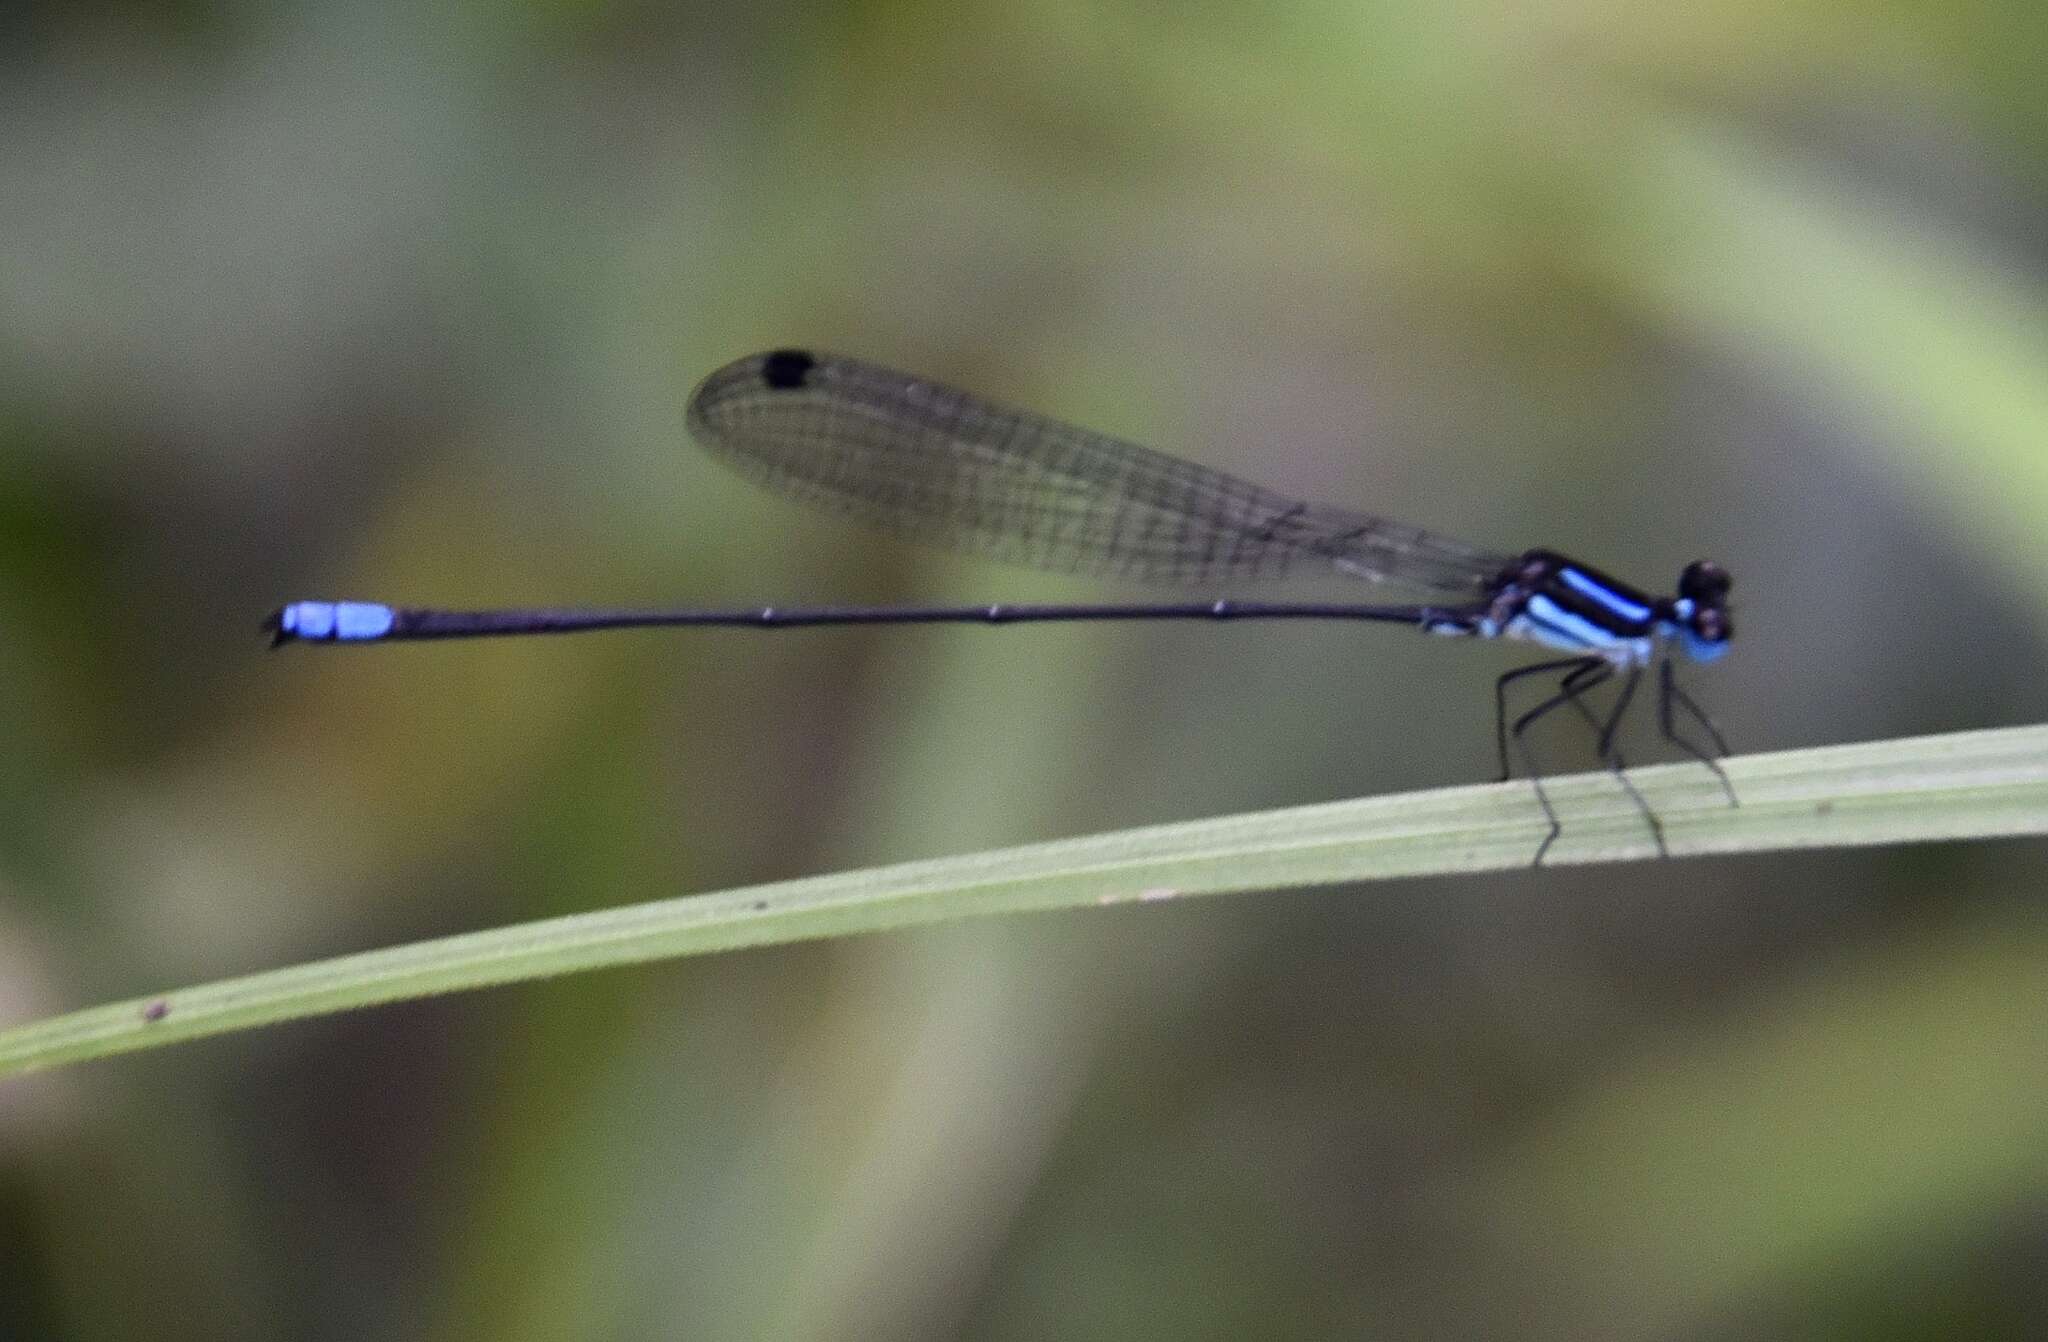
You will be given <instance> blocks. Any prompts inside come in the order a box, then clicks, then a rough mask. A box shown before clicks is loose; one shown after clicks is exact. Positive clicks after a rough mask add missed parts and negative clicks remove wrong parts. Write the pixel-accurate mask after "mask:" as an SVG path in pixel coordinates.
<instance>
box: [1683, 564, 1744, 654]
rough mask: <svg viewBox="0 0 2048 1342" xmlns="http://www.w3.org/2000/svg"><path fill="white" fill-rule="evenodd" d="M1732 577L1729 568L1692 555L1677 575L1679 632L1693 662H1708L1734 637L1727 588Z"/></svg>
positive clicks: (1731, 582) (1730, 585) (1726, 648)
mask: <svg viewBox="0 0 2048 1342" xmlns="http://www.w3.org/2000/svg"><path fill="white" fill-rule="evenodd" d="M1734 585H1735V580H1734V579H1733V578H1731V577H1729V576H1728V570H1727V569H1724V568H1722V567H1721V566H1720V565H1719V564H1716V563H1715V562H1714V561H1713V560H1711V559H1695V560H1693V561H1692V562H1691V563H1690V564H1687V565H1686V566H1685V572H1683V573H1681V574H1679V575H1678V600H1677V601H1676V602H1675V603H1674V605H1675V607H1676V610H1677V613H1678V616H1679V631H1680V636H1681V638H1682V640H1683V642H1684V644H1685V651H1686V655H1687V656H1689V657H1691V658H1692V659H1693V660H1694V661H1696V662H1711V661H1713V660H1714V659H1715V658H1716V657H1719V656H1720V655H1721V654H1722V653H1724V652H1726V651H1728V640H1730V639H1732V638H1734V637H1735V622H1734V621H1733V620H1731V619H1730V618H1729V616H1728V589H1729V588H1730V587H1733V586H1734Z"/></svg>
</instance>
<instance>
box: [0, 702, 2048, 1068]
mask: <svg viewBox="0 0 2048 1342" xmlns="http://www.w3.org/2000/svg"><path fill="white" fill-rule="evenodd" d="M1726 766H1727V770H1728V774H1729V777H1730V778H1731V779H1733V780H1734V783H1735V787H1736V789H1737V791H1738V792H1739V793H1740V795H1741V798H1742V805H1741V806H1740V807H1739V808H1731V807H1729V806H1728V804H1727V802H1726V800H1725V799H1724V798H1723V796H1722V794H1721V790H1720V787H1719V786H1718V784H1716V783H1715V781H1714V779H1713V777H1712V775H1711V774H1709V773H1708V772H1707V771H1706V770H1705V769H1702V768H1700V767H1699V766H1698V765H1697V764H1675V765H1661V766H1658V767H1655V768H1649V769H1640V770H1633V771H1631V773H1630V777H1631V778H1632V779H1633V780H1634V781H1635V784H1636V786H1637V787H1638V788H1639V789H1640V790H1641V792H1642V794H1643V796H1644V798H1645V799H1646V800H1647V801H1648V802H1649V804H1650V805H1651V806H1652V807H1654V808H1655V809H1656V811H1657V813H1658V814H1659V815H1660V816H1661V817H1662V818H1663V822H1664V826H1665V833H1666V836H1667V839H1668V842H1669V845H1670V848H1671V851H1672V853H1673V854H1674V855H1675V856H1693V855H1704V854H1714V853H1760V852H1770V851H1776V850H1782V849H1793V848H1838V847H1855V846H1863V845H1871V844H1887V843H1906V842H1916V841H1925V840H1933V839H1964V838H1981V837H1990V836H1996V835H2018V834H2040V833H2044V832H2048V726H2036V727H2015V728H2005V729H2000V730H1995V731H1980V732H1962V733H1956V734H1953V735H1947V736H1929V737H1917V738H1910V739H1906V740H1896V741H1882V742H1874V743H1871V744H1867V745H1853V746H1831V747H1826V748H1823V749H1816V750H1795V751H1787V752H1784V753H1781V754H1772V755H1749V756H1743V757H1740V758H1736V759H1731V760H1728V761H1726ZM1547 787H1548V788H1549V790H1550V793H1551V797H1552V800H1553V801H1554V802H1555V804H1556V806H1557V809H1558V813H1559V815H1560V816H1561V817H1562V818H1563V820H1564V835H1563V837H1562V838H1560V839H1559V840H1558V842H1557V844H1556V845H1555V846H1554V847H1553V848H1552V849H1551V852H1550V855H1549V857H1548V859H1547V860H1546V865H1548V866H1567V865H1573V864H1583V863H1593V862H1617V861H1624V860H1629V859H1635V858H1645V857H1652V856H1654V853H1655V849H1654V848H1653V847H1652V845H1651V842H1650V838H1649V835H1648V833H1647V831H1646V829H1645V827H1644V825H1643V822H1642V817H1641V816H1640V814H1639V813H1638V812H1637V811H1636V810H1635V808H1634V806H1633V804H1632V803H1631V802H1630V801H1629V800H1628V799H1627V797H1626V796H1624V795H1623V794H1622V792H1621V790H1620V789H1619V788H1618V787H1616V785H1615V782H1614V780H1613V779H1612V778H1611V777H1609V776H1607V775H1605V774H1598V773H1595V774H1581V775H1576V776H1574V777H1569V778H1558V779H1554V780H1551V781H1550V782H1549V783H1548V784H1547ZM1542 834H1543V823H1542V818H1541V815H1540V813H1539V812H1538V810H1537V807H1536V803H1535V800H1534V798H1533V796H1532V794H1531V792H1530V789H1529V786H1528V784H1526V783H1510V784H1502V785H1493V784H1489V785H1485V786H1477V787H1458V788H1446V789H1441V790H1437V791H1432V792H1415V793H1406V794H1402V795H1399V796H1391V797H1374V798H1368V799H1365V800H1361V801H1345V802H1334V803H1328V804H1324V805H1319V806H1305V807H1296V808H1292V809H1288V810H1280V811H1265V812H1257V813H1253V814H1249V815H1237V816H1227V817H1223V818H1221V819H1214V820H1201V821H1192V822H1187V823H1181V824H1173V825H1161V826H1156V827H1152V828H1147V829H1136V830H1126V831H1123V832H1120V833H1115V834H1100V835H1092V836H1089V837H1086V838H1080V839H1063V840H1059V841H1056V842H1051V843H1039V844H1031V845H1028V846H1026V847H1022V848H1010V849H1004V850H1000V851H996V852H988V853H975V854H971V855H968V856H964V857H950V858H940V859H937V860H933V861H926V862H913V863H906V864H903V865H901V866H893V867H880V868H875V869H873V870H868V871H855V872H845V873H841V874H838V875H833V876H816V877H808V878H805V879H802V880H794V881H781V882H777V883H774V884H770V885H759V886H753V887H749V888H746V889H739V890H730V891H725V892H722V893H719V894H708V895H695V896H688V897H684V898H677V899H666V900H659V901H656V902H654V903H650V904H639V905H634V906H631V907H627V908H619V909H607V910H603V911H600V912H596V913H584V914H576V915H573V916H570V917H563V918H550V919H546V920H544V921H540V922H533V923H526V924H522V925H519V926H515V927H505V928H498V929H496V930H493V931H488V932H474V933H468V934H465V935H461V936H453V937H444V938H440V939H437V940H433V941H423V942H418V943H415V944H413V945H408V946H397V947H393V948H390V949H388V950H379V951H368V952H364V953H361V954H357V955H347V956H341V957H339V958H336V959H332V960H321V961H317V962H315V963H312V964H305V965H298V966H295V967H292V968H289V969H277V970H270V971H267V972H265V973H260V974H251V975H247V976H245V977H242V978H234V979H224V980H222V981H220V982H217V983H210V984H203V985H200V986H198V987H193V988H186V989H180V990H178V991H175V992H171V993H167V994H163V995H161V996H157V997H149V998H138V999H136V1000H134V1001H128V1002H117V1003H114V1004H111V1005H108V1006H101V1007H94V1008H91V1009H88V1010H84V1011H78V1012H73V1013H72V1014H70V1015H65V1016H57V1017H53V1018H51V1019H49V1020H44V1021H39V1022H35V1023H32V1024H29V1025H24V1026H20V1027H18V1028H16V1029H13V1030H9V1031H5V1032H0V1077H4V1076H7V1075H10V1074H12V1073H16V1072H27V1071H32V1070H35V1069H38V1068H43V1067H50V1066H54V1065H56V1064H58V1063H64V1062H76V1061H80V1060H83V1059H87V1058H96V1057H102V1056H105V1055H108V1054H113V1053H123V1052H128V1051H130V1050H134V1049H142V1048H151V1047H155V1046H158V1045H162V1044H169V1043H173V1042H176V1041H179V1040H185V1039H197V1038H201V1037H204V1036H207V1035H215V1034H222V1033H225V1032H228V1031H231V1030H243V1029H249V1028H252V1027H255V1026H259V1025H269V1024H273V1023H276V1022H278V1021H286V1020H294V1019H298V1018H300V1017H305V1016H317V1015H324V1014H326V1013H328V1012H334V1011H345V1010H348V1009H350V1008H353V1007H362V1006H370V1005H373V1004H375V1003H379V1002H392V1001H399V1000H403V999H407V998H415V997H425V996H430V995H433V994H437V993H447V992H457V991H461V990H464V989H469V988H479V987H483V986H486V985H490V984H499V983H513V982H518V981H520V980H524V979H536V978H546V977H550V976H553V975H557V974H569V973H576V972H580V971H583V970H590V969H597V968H601V967H604V966H608V965H622V964H635V963H639V962H642V961H648V960H662V959H668V958H670V957H673V956H682V955H701V954H704V953H706V952H709V951H722V950H730V949H733V948H735V947H742V946H763V945H772V944H777V943H781V942H790V941H804V940H810V939H814V938H819V937H833V936H847V935H851V934H854V933H860V932H878V931H883V930H886V929H889V928H897V927H910V926H915V925H918V924H923V923H933V922H939V921H941V920H945V919H952V918H967V917H977V916H984V915H988V914H999V913H1021V912H1024V911H1027V910H1036V909H1062V908H1080V907H1084V906H1089V905H1109V904H1122V903H1126V902H1130V901H1134V900H1137V901H1144V900H1154V899H1170V898H1177V897H1181V896H1187V895H1208V894H1223V893H1227V892H1231V891H1249V890H1277V889H1284V888H1287V887H1293V886H1310V885H1333V884H1338V883H1344V882H1352V881H1366V880H1379V879H1386V878H1390V877H1403V876H1428V875H1440V874H1446V873H1451V872H1478V871H1511V870H1515V869H1518V868H1523V867H1526V866H1527V865H1528V863H1529V861H1530V858H1531V857H1532V856H1533V854H1534V853H1535V850H1536V845H1537V842H1538V841H1539V840H1540V839H1541V837H1542Z"/></svg>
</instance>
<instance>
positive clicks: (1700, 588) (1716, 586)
mask: <svg viewBox="0 0 2048 1342" xmlns="http://www.w3.org/2000/svg"><path fill="white" fill-rule="evenodd" d="M1734 585H1735V580H1734V579H1733V578H1731V577H1729V576H1728V570H1727V569H1724V568H1722V567H1721V566H1720V565H1719V564H1716V563H1715V562H1714V561H1713V560H1711V559H1695V560H1693V561H1692V562H1691V563H1690V564H1687V565H1686V566H1685V572H1683V573H1681V574H1679V575H1678V594H1679V595H1680V596H1682V597H1688V598H1690V599H1691V600H1692V602H1693V604H1695V605H1700V606H1707V605H1713V604H1716V603H1718V602H1720V601H1722V600H1725V599H1726V598H1727V596H1728V589H1729V588H1731V587H1733V586H1734Z"/></svg>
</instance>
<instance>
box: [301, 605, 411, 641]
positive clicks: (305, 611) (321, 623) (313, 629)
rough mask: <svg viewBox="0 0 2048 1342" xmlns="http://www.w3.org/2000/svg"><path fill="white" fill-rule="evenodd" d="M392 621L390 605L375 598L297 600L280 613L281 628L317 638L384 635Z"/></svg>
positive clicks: (349, 638)
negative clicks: (385, 604)
mask: <svg viewBox="0 0 2048 1342" xmlns="http://www.w3.org/2000/svg"><path fill="white" fill-rule="evenodd" d="M391 625H392V614H391V607H389V606H382V605H378V604H377V603H376V602H374V601H294V602H292V604H291V605H289V606H286V607H285V608H284V610H283V612H282V613H280V614H279V616H278V629H279V631H280V632H282V633H285V634H288V635H290V636H291V637H293V638H303V639H308V640H311V641H315V642H317V641H321V640H333V641H336V642H341V643H354V642H361V641H363V640H367V639H373V638H382V637H384V636H385V635H386V634H388V633H390V632H391Z"/></svg>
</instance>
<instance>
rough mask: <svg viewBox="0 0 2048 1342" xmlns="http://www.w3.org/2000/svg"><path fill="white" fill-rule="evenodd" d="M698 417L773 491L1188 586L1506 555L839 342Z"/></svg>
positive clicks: (1472, 571) (749, 364) (764, 375)
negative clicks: (995, 398)
mask: <svg viewBox="0 0 2048 1342" xmlns="http://www.w3.org/2000/svg"><path fill="white" fill-rule="evenodd" d="M689 427H690V431H691V433H692V434H693V435H694V436H695V437H696V438H697V439H698V441H700V442H701V443H703V445H704V446H705V447H706V448H708V449H709V450H710V451H711V452H713V453H715V454H716V455H717V456H719V457H721V458H722V459H724V460H725V461H726V462H728V463H729V464H731V465H732V466H733V467H735V468H736V469H738V470H739V471H740V473H741V474H743V475H745V476H747V477H748V478H750V479H752V480H754V481H756V482H757V483H759V484H761V485H764V486H766V487H767V488H769V489H771V490H774V491H775V492H777V493H780V494H784V495H787V496H789V497H791V498H797V499H802V500H804V501H806V502H809V503H812V504H815V505H817V506H820V507H823V508H826V509H829V510H831V511H833V512H837V513H840V514H843V515H846V516H849V517H852V518H855V519H857V520H859V521H861V522H863V523H866V524H868V525H870V526H873V527H876V528H879V529H881V530H885V531H889V532H894V533H896V534H898V535H901V536H904V537H906V538H909V539H912V540H917V541H922V542H926V543H929V544H934V545H941V546H945V547H948V548H951V549H954V550H961V551H967V552H970V553H973V554H979V555H986V556H989V557H991V558H995V559H1000V560H1007V561H1011V562H1016V563H1022V564H1029V565H1032V566H1035V567H1038V568H1045V569H1058V570H1066V571H1076V572H1091V573H1102V574H1110V575H1115V576H1119V577H1128V578H1137V579H1143V580H1146V581H1152V582H1164V583H1174V584H1178V585H1182V586H1205V585H1211V584H1215V583H1218V582H1222V581H1226V580H1251V579H1261V578H1275V577H1281V576H1284V575H1286V574H1289V573H1301V572H1316V571H1323V572H1331V571H1334V572H1339V573H1344V574H1348V575H1350V576H1353V577H1359V578H1365V579H1368V580H1372V581H1378V582H1395V583H1400V584H1403V585H1406V586H1411V587H1417V588H1422V589H1426V590H1428V591H1431V592H1436V593H1441V594H1445V595H1449V596H1455V597H1462V598H1468V599H1469V598H1471V597H1474V596H1477V595H1479V594H1481V593H1483V592H1484V591H1486V590H1487V589H1488V587H1489V585H1490V584H1491V583H1492V582H1493V580H1494V579H1495V578H1497V577H1498V575H1499V574H1500V573H1502V572H1503V571H1504V570H1505V569H1507V568H1508V567H1509V566H1510V564H1511V563H1512V562H1513V560H1512V557H1510V556H1505V555H1500V554H1496V553H1493V552H1490V551H1485V550H1481V549H1478V548H1477V547H1474V546H1470V545H1466V544H1464V543H1462V542H1459V541H1455V540H1451V539H1449V538H1447V537H1443V536H1437V535H1433V534H1431V533H1429V532H1425V531H1422V530H1420V529H1418V528H1415V527H1410V526H1404V525H1402V524H1400V523H1397V522H1390V521H1387V520H1385V519H1383V518H1377V517H1368V516H1366V515H1364V514H1361V513H1354V512H1347V511H1345V510H1344V509H1341V508H1331V507H1326V506H1324V505H1321V504H1311V503H1302V502H1299V501H1297V500H1294V499H1290V498H1287V497H1285V496H1283V495H1280V494H1275V493H1273V492H1271V491H1270V490H1266V489H1261V488H1259V487H1258V486H1257V485H1253V484H1249V483H1247V482H1245V481H1243V480H1239V479H1237V478H1235V477H1233V476H1229V475H1225V474H1224V473H1222V472H1221V471H1213V470H1209V469H1207V468H1205V467H1202V466H1197V465H1195V464H1193V463H1192V462H1186V461H1182V460H1180V459H1178V458H1176V457H1170V456H1168V455H1166V454H1165V453H1163V452H1154V451H1152V450H1150V449H1149V448H1144V447H1140V446H1138V445H1137V444H1135V443H1128V442H1125V441H1123V440H1122V439H1118V438H1112V437H1110V436H1108V435H1107V434H1100V433H1094V432H1091V431H1089V430H1087V429H1082V428H1077V427H1075V426H1073V425H1070V424H1063V423H1061V422H1059V421H1058V420H1054V419H1048V418H1046V417H1044V416H1041V415H1035V414H1032V413H1030V412H1029V411H1023V410H1012V409H1009V408H1007V407H1004V406H999V405H994V404H991V403H990V402H988V401H984V400H982V399H981V398H980V397H977V396H974V395H971V394H969V393H967V392H964V391H958V390H955V389H954V388H951V387H945V386H941V385H939V384H937V383H933V382H927V381H925V380H923V379H921V378H916V377H912V376H910V375H909V374H907V373H899V372H895V371H892V370H890V369H887V368H882V367H878V366H876V365H874V364H869V363H863V362H861V361H859V360H856V359H848V358H842V357H839V356H837V355H829V354H810V353H806V352H803V351H797V350H777V351H774V352H771V353H767V354H756V355H751V356H749V357H747V358H744V359H741V360H738V361H737V362H735V363H732V364H728V365H727V366H726V367H724V368H721V369H719V370H718V371H717V372H715V373H713V374H711V376H709V377H707V378H706V379H704V381H703V383H702V384H701V385H699V386H698V388H697V390H696V391H695V392H694V393H693V394H692V395H691V397H690V408H689Z"/></svg>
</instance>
